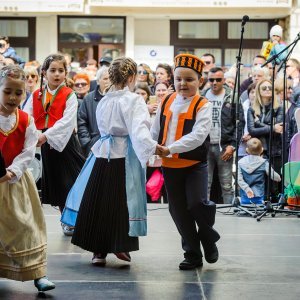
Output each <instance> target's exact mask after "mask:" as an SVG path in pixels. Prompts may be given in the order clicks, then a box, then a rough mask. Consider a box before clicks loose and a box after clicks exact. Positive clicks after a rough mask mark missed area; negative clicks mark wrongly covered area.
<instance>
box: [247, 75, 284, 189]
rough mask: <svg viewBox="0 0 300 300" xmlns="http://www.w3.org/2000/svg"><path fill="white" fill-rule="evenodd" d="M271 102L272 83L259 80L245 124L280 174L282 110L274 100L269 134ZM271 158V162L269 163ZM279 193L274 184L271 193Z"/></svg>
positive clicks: (278, 186)
mask: <svg viewBox="0 0 300 300" xmlns="http://www.w3.org/2000/svg"><path fill="white" fill-rule="evenodd" d="M271 102H272V83H271V81H270V80H266V79H264V80H261V81H259V82H258V83H257V85H256V90H255V100H254V103H253V105H252V106H251V107H250V108H249V109H248V115H247V123H248V131H249V134H250V135H251V137H256V138H258V139H260V140H261V142H262V145H263V148H264V155H265V157H266V158H268V159H269V160H270V163H271V162H273V166H274V169H275V171H276V172H277V173H281V172H280V171H281V166H282V163H281V153H282V141H281V138H282V129H283V124H282V120H283V109H282V107H281V106H279V103H278V101H275V100H274V114H273V118H274V126H273V132H271V122H272V121H273V120H271ZM270 135H271V136H272V149H271V151H270V149H269V140H270ZM271 158H272V161H271ZM278 192H280V185H278V184H275V183H274V189H273V193H275V194H277V193H278Z"/></svg>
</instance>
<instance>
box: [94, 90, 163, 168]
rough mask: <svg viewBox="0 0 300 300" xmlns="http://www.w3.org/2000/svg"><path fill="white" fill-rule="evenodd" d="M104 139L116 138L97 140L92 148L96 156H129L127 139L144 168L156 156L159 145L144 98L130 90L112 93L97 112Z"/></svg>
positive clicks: (99, 105)
mask: <svg viewBox="0 0 300 300" xmlns="http://www.w3.org/2000/svg"><path fill="white" fill-rule="evenodd" d="M96 118H97V125H98V129H99V132H100V134H101V137H104V136H106V135H112V136H113V140H109V139H106V140H103V141H100V140H99V141H97V142H96V143H95V145H94V146H93V147H92V152H93V153H94V155H95V156H96V157H103V158H108V152H109V153H110V155H109V156H110V158H122V157H125V156H126V153H127V136H128V135H129V137H130V139H131V142H132V146H133V149H134V151H135V153H136V155H137V157H138V159H139V161H140V162H141V165H142V166H143V167H145V166H146V163H147V161H148V160H149V158H150V157H151V156H152V155H153V154H154V152H155V149H156V145H157V143H156V142H155V141H154V140H153V139H152V138H151V134H150V130H149V129H150V123H151V121H150V115H149V111H148V108H147V105H146V103H145V101H144V100H143V98H142V97H141V96H139V95H137V94H135V93H132V92H130V91H129V89H128V88H124V89H123V90H118V91H109V92H108V93H106V95H105V96H104V97H103V98H102V99H101V101H100V102H99V104H98V106H97V110H96Z"/></svg>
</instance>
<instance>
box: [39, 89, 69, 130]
mask: <svg viewBox="0 0 300 300" xmlns="http://www.w3.org/2000/svg"><path fill="white" fill-rule="evenodd" d="M39 91H40V90H36V91H35V92H33V117H34V121H35V125H36V128H37V129H39V130H42V129H46V128H51V127H52V126H53V125H54V124H55V123H56V121H58V120H60V119H61V118H62V117H63V113H64V110H65V108H66V102H67V100H68V98H69V97H70V95H71V94H72V93H73V90H72V89H70V88H68V87H66V86H61V87H60V88H59V89H58V90H57V92H56V93H55V94H54V95H53V96H52V98H51V99H50V101H49V102H48V103H47V104H46V102H45V99H46V95H45V93H43V95H42V99H38V95H39Z"/></svg>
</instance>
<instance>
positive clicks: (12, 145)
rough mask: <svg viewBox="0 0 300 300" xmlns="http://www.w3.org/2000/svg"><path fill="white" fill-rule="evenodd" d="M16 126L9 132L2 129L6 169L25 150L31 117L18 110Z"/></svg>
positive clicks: (1, 137) (0, 144) (0, 131)
mask: <svg viewBox="0 0 300 300" xmlns="http://www.w3.org/2000/svg"><path fill="white" fill-rule="evenodd" d="M16 117H17V118H16V124H15V126H14V127H13V128H12V129H11V130H10V131H8V132H5V131H3V130H1V129H0V150H1V153H2V156H3V158H4V162H5V167H6V168H7V167H9V166H10V165H11V164H12V162H13V160H14V159H15V157H17V156H18V155H19V154H20V153H21V152H22V150H23V148H24V143H25V134H26V129H27V127H28V125H29V120H30V117H29V115H28V114H27V113H26V112H24V111H22V110H19V109H17V111H16Z"/></svg>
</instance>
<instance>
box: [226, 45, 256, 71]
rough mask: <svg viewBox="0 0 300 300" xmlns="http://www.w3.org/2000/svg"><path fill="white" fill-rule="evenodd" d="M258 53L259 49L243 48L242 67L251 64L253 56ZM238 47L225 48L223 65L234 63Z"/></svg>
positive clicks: (228, 65) (227, 65)
mask: <svg viewBox="0 0 300 300" xmlns="http://www.w3.org/2000/svg"><path fill="white" fill-rule="evenodd" d="M259 53H260V49H244V50H243V55H242V64H243V66H244V67H249V66H251V65H252V62H253V58H254V57H255V56H256V55H258V54H259ZM237 55H238V49H225V66H226V67H230V66H232V65H233V64H234V63H236V56H237Z"/></svg>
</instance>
